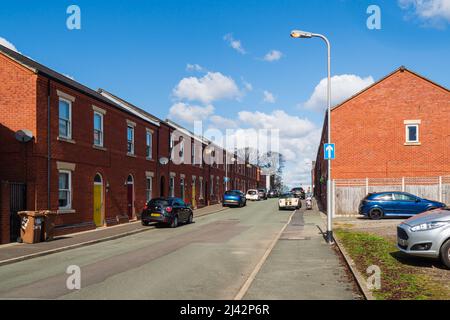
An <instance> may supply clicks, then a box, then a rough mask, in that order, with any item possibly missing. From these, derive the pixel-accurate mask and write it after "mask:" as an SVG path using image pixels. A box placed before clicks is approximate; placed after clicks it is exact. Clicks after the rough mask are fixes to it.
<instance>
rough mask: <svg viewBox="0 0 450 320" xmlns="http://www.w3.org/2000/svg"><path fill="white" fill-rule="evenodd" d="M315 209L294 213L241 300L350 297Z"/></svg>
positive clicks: (342, 269) (351, 289)
mask: <svg viewBox="0 0 450 320" xmlns="http://www.w3.org/2000/svg"><path fill="white" fill-rule="evenodd" d="M323 229H325V228H324V225H323V220H322V218H321V217H320V213H319V212H317V211H299V212H297V213H296V214H295V215H294V216H293V219H292V221H291V223H290V224H289V225H288V226H287V228H286V229H285V231H284V232H283V234H282V235H281V237H280V239H279V241H278V242H277V244H276V245H275V247H274V249H273V250H272V252H271V254H270V255H269V257H268V259H267V260H266V262H265V263H264V265H263V267H262V268H261V270H260V271H259V273H258V274H257V276H256V278H255V279H254V281H253V283H252V285H251V286H250V288H249V290H248V291H247V293H246V295H245V296H244V300H261V299H269V300H280V299H283V300H353V299H359V298H360V296H359V294H358V293H357V292H355V291H354V285H353V282H352V280H350V278H349V277H348V275H347V273H346V266H345V265H343V264H342V262H341V261H340V259H339V257H338V256H337V253H336V252H335V251H334V249H333V248H332V247H331V246H330V245H328V244H327V243H326V241H325V240H324V238H323V235H322V231H321V230H323Z"/></svg>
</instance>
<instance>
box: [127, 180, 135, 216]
mask: <svg viewBox="0 0 450 320" xmlns="http://www.w3.org/2000/svg"><path fill="white" fill-rule="evenodd" d="M127 206H128V207H127V209H128V218H129V219H130V220H132V219H133V216H134V178H133V175H131V174H130V175H129V176H128V179H127Z"/></svg>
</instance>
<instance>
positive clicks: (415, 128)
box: [405, 120, 421, 144]
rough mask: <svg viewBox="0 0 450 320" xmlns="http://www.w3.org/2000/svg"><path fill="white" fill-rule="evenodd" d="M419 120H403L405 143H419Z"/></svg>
mask: <svg viewBox="0 0 450 320" xmlns="http://www.w3.org/2000/svg"><path fill="white" fill-rule="evenodd" d="M420 123H421V121H420V120H408V121H405V126H406V144H419V143H420V135H419V133H420V131H419V129H420Z"/></svg>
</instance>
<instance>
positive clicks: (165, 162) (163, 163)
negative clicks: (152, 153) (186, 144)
mask: <svg viewBox="0 0 450 320" xmlns="http://www.w3.org/2000/svg"><path fill="white" fill-rule="evenodd" d="M159 163H160V164H162V165H163V166H165V165H166V164H168V163H169V159H168V158H166V157H161V158H159Z"/></svg>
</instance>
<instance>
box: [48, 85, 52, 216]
mask: <svg viewBox="0 0 450 320" xmlns="http://www.w3.org/2000/svg"><path fill="white" fill-rule="evenodd" d="M50 93H51V89H50V79H48V87H47V210H51V197H50V191H51V186H50V184H51V169H52V150H51V128H50V123H51V121H50V115H51V110H50Z"/></svg>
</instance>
